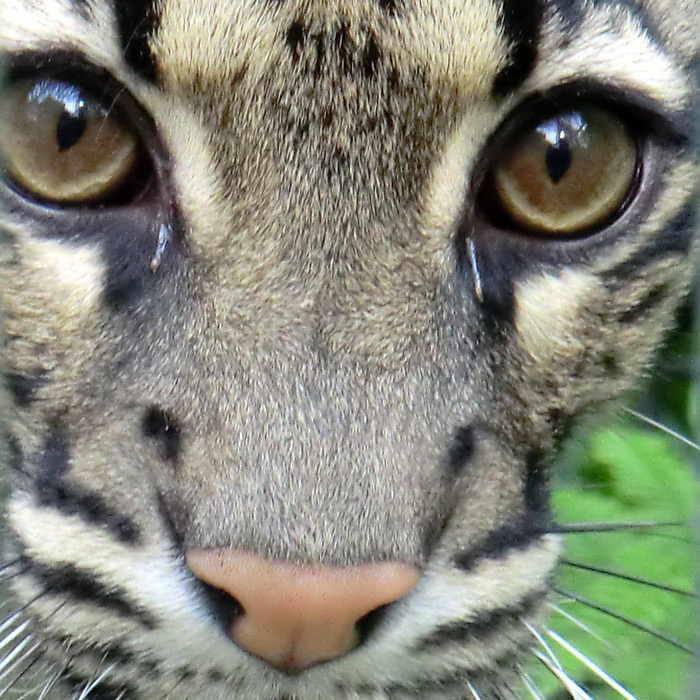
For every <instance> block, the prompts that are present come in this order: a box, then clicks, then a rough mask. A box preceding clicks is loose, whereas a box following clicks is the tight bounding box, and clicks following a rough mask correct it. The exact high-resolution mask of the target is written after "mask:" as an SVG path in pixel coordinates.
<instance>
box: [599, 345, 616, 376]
mask: <svg viewBox="0 0 700 700" xmlns="http://www.w3.org/2000/svg"><path fill="white" fill-rule="evenodd" d="M600 366H601V367H602V368H603V370H604V372H605V373H606V374H612V375H618V374H620V358H619V357H618V356H617V354H616V353H614V352H613V351H612V350H611V351H609V352H604V353H603V354H602V355H601V356H600Z"/></svg>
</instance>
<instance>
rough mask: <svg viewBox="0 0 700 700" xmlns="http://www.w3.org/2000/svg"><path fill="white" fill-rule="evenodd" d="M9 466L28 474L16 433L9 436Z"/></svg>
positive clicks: (18, 471)
mask: <svg viewBox="0 0 700 700" xmlns="http://www.w3.org/2000/svg"><path fill="white" fill-rule="evenodd" d="M7 452H8V455H7V466H8V467H9V468H10V470H11V471H13V472H15V473H17V474H22V475H23V476H27V473H26V471H25V469H24V454H23V452H22V447H21V445H20V444H19V440H18V439H17V438H16V437H15V436H14V435H9V436H8V437H7Z"/></svg>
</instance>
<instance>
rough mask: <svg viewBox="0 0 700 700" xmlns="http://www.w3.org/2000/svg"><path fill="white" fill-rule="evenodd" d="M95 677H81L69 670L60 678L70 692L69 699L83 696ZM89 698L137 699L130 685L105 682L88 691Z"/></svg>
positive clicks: (134, 690) (110, 699)
mask: <svg viewBox="0 0 700 700" xmlns="http://www.w3.org/2000/svg"><path fill="white" fill-rule="evenodd" d="M95 675H99V674H94V675H92V676H81V675H79V674H78V673H77V671H76V670H75V669H71V670H70V671H68V672H66V673H64V674H62V676H61V678H62V680H63V682H64V683H66V685H68V687H69V688H70V690H71V691H72V692H71V697H76V698H78V697H83V696H84V695H85V688H87V687H88V686H90V685H92V684H94V683H95ZM89 696H90V698H94V700H134V699H135V698H136V697H137V696H136V689H135V688H133V687H131V686H130V685H128V684H124V685H117V684H116V683H109V682H106V681H100V683H99V684H95V685H94V687H93V688H92V689H91V690H90V693H89Z"/></svg>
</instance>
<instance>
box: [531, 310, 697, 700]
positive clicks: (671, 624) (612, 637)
mask: <svg viewBox="0 0 700 700" xmlns="http://www.w3.org/2000/svg"><path fill="white" fill-rule="evenodd" d="M695 337H696V335H695V333H694V332H693V329H692V315H691V314H690V313H688V312H686V313H685V314H684V316H683V319H682V324H681V328H680V330H679V332H678V333H676V335H675V336H674V337H673V338H672V340H671V343H670V345H669V347H668V348H667V350H666V351H665V352H664V354H663V356H662V358H661V361H660V364H659V369H658V371H657V374H656V375H655V379H654V381H653V382H652V384H651V387H650V389H649V391H648V393H647V394H645V395H644V396H643V397H641V398H640V399H639V401H638V404H639V406H640V411H642V412H643V413H644V415H647V416H649V417H651V418H654V419H656V420H658V421H660V422H661V423H663V425H664V426H667V427H669V428H671V429H673V430H676V431H678V432H679V433H681V434H683V435H685V436H690V437H693V438H695V439H696V440H697V438H698V430H697V426H698V422H699V421H698V415H699V402H698V389H699V386H698V381H697V376H698V372H697V369H698V361H697V352H696V343H695ZM574 453H575V454H574V456H573V457H570V460H569V461H570V462H571V464H570V465H569V467H568V469H566V470H565V471H566V473H565V474H564V475H560V479H559V485H558V488H556V490H555V493H554V497H553V501H554V507H555V512H556V516H555V517H556V519H557V521H558V522H560V523H590V522H604V523H608V522H651V521H653V522H679V521H684V522H688V521H692V520H694V519H695V518H697V516H698V496H699V491H700V488H699V485H698V470H697V468H696V467H697V464H698V461H699V460H698V457H699V456H700V452H697V451H696V450H693V449H692V448H691V447H689V446H687V445H685V444H683V442H682V441H680V440H679V439H678V438H676V437H673V436H671V435H668V434H665V433H664V432H663V431H661V430H659V429H656V428H653V427H650V426H648V425H645V424H644V423H643V422H642V421H640V420H638V419H635V418H634V417H632V416H628V419H627V420H621V421H620V424H619V425H616V426H612V427H610V426H608V427H605V428H603V429H600V430H598V431H596V432H595V433H593V434H592V435H591V436H590V437H589V439H588V440H587V441H586V443H585V445H580V446H579V449H578V450H574ZM697 539H698V538H697V532H696V528H695V527H694V526H693V525H692V523H689V524H688V525H687V526H683V527H661V528H651V529H634V530H625V531H620V532H612V533H611V532H606V533H581V534H571V535H566V536H565V542H566V554H565V557H566V559H567V560H570V561H574V562H581V563H583V564H585V565H590V566H593V567H598V568H602V569H609V570H611V571H615V572H622V573H624V574H626V575H629V576H633V577H637V578H640V579H645V580H649V581H653V582H657V583H659V584H662V585H663V586H667V587H670V588H677V589H680V590H683V591H688V592H693V591H695V590H696V588H697V585H696V584H697V573H698V568H699V567H698V561H697V553H698V547H697V546H696V541H697ZM556 585H557V587H558V588H559V589H561V590H562V591H567V592H572V593H573V594H574V596H576V597H582V598H585V599H587V600H589V601H591V602H594V604H596V605H600V606H601V607H604V608H607V609H610V610H611V611H614V612H615V613H619V614H620V615H623V616H625V617H627V618H629V619H631V620H634V621H637V622H639V623H641V624H642V625H645V626H648V627H650V628H653V629H654V630H657V631H658V632H659V633H660V634H661V635H664V636H667V637H670V638H672V639H674V640H676V641H677V642H679V643H680V644H681V645H685V646H687V647H689V648H691V649H693V648H694V647H695V646H696V636H697V632H698V630H699V629H700V624H698V615H697V614H696V612H697V611H696V607H697V601H696V600H695V598H693V597H691V596H685V595H681V594H680V593H677V592H671V591H666V590H660V589H656V588H653V587H651V586H648V585H644V584H641V583H638V582H632V581H627V580H622V579H620V578H616V577H614V576H610V575H605V574H602V573H595V572H590V571H586V570H582V569H579V568H575V567H573V566H568V565H564V566H562V568H561V571H560V575H559V577H558V580H557V582H556ZM574 596H572V597H574ZM558 605H559V607H560V608H561V609H562V610H564V611H565V613H568V614H570V615H573V616H575V618H576V619H577V620H578V623H575V622H574V621H572V620H571V619H569V618H567V617H566V615H565V614H563V613H561V612H554V613H553V614H552V616H551V618H550V620H549V626H550V627H551V628H552V629H553V630H555V631H556V633H557V634H559V635H561V637H563V638H564V639H565V640H566V641H567V642H569V643H571V644H572V645H573V646H574V647H576V648H577V649H579V650H580V651H581V652H582V653H583V654H584V655H585V656H587V657H589V658H590V659H591V660H592V661H593V662H594V663H595V664H597V665H598V666H600V667H601V668H603V669H605V671H606V672H608V673H609V674H610V675H611V676H612V677H614V678H615V679H617V680H618V681H619V682H620V683H621V684H622V685H623V686H624V688H625V689H626V690H627V691H629V693H630V694H631V697H635V698H637V699H638V700H685V699H686V698H687V699H688V700H696V699H697V697H700V691H699V690H698V688H697V682H698V679H699V678H700V675H698V674H696V675H695V680H694V681H693V680H692V678H693V673H694V672H695V664H696V660H695V659H694V658H693V656H692V655H691V654H689V653H688V652H686V651H683V650H681V649H679V648H678V647H677V646H674V645H673V644H672V643H671V642H668V641H663V640H661V639H659V638H657V637H655V636H653V635H652V634H650V633H649V632H644V631H641V630H639V629H635V628H634V627H633V626H632V625H630V624H628V623H625V622H622V621H620V620H617V619H615V618H614V617H612V616H610V615H606V614H604V613H602V612H600V611H597V610H593V609H591V608H590V607H587V606H586V605H584V604H582V603H580V602H575V601H573V600H567V599H566V598H565V597H563V598H561V600H560V601H558ZM583 626H585V627H587V628H588V629H587V630H585V629H583ZM546 642H547V643H548V644H549V646H550V647H551V650H552V652H554V653H555V654H556V656H557V657H558V658H559V660H560V662H561V663H562V665H563V666H564V668H565V669H566V671H567V673H569V675H570V676H572V677H573V678H574V679H575V680H576V682H577V683H579V684H580V685H581V686H582V687H583V688H585V689H586V690H587V692H588V693H589V694H590V696H591V697H592V698H594V700H612V699H613V698H616V699H618V700H619V699H620V698H622V697H625V695H624V694H623V693H621V692H620V691H617V690H613V689H611V688H609V687H608V686H607V685H606V684H605V683H604V682H603V681H602V680H601V679H600V678H599V677H598V676H597V675H596V673H595V672H594V671H593V670H592V669H591V668H590V667H587V666H586V665H585V664H584V663H582V662H581V661H580V660H578V659H577V658H575V656H573V655H572V654H571V653H569V651H567V650H566V649H565V648H564V647H563V645H562V644H561V643H560V642H559V641H557V639H556V637H553V636H547V637H546ZM535 678H536V682H537V684H538V685H539V687H540V688H541V689H542V691H543V694H544V695H545V697H547V698H548V699H552V700H554V699H556V700H564V698H569V697H570V695H569V693H567V692H566V691H564V690H563V688H562V685H561V683H560V682H558V681H556V680H555V679H554V678H553V676H552V674H551V673H550V672H548V671H546V669H544V667H543V666H541V667H540V668H538V669H537V670H536V671H535Z"/></svg>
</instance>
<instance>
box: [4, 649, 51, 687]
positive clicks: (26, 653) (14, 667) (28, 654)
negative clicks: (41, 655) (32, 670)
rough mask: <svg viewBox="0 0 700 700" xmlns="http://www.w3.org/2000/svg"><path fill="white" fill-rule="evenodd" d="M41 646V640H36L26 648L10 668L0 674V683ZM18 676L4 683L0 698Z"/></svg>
mask: <svg viewBox="0 0 700 700" xmlns="http://www.w3.org/2000/svg"><path fill="white" fill-rule="evenodd" d="M40 647H41V642H37V643H36V644H35V645H34V646H33V647H31V648H30V649H29V650H27V651H26V652H25V653H24V654H23V655H22V656H21V657H20V658H19V659H17V661H15V662H14V663H13V664H12V666H10V668H8V669H7V670H6V671H5V672H4V673H2V674H0V683H1V682H2V681H4V680H5V679H6V678H7V677H8V676H9V675H10V674H11V673H12V672H13V671H15V670H16V669H17V667H18V666H21V665H22V664H23V663H25V661H27V659H30V658H31V657H32V655H33V654H34V653H35V652H36V651H37V649H39V648H40ZM25 670H26V669H25ZM18 678H19V676H18V677H17V678H15V679H14V680H12V681H11V682H10V683H9V684H8V685H6V686H5V687H4V688H2V690H0V698H1V697H3V695H5V693H6V692H7V691H8V690H10V688H12V686H13V685H14V684H15V683H16V682H17V680H18Z"/></svg>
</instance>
